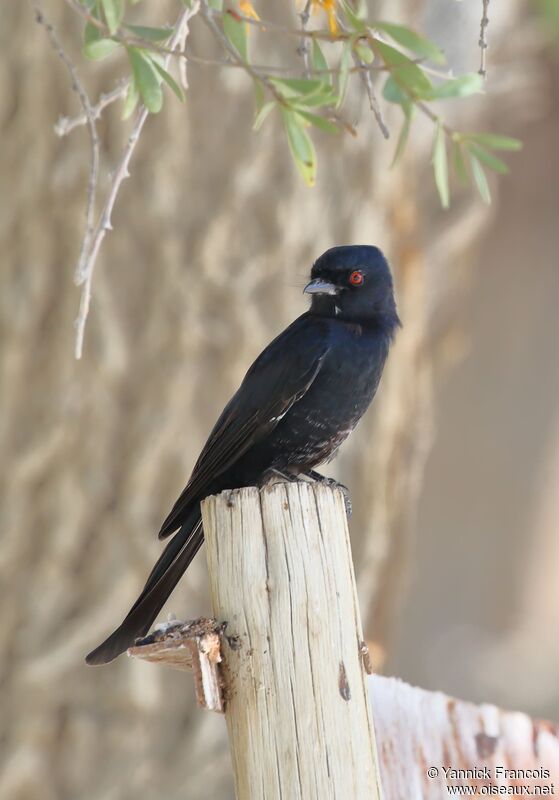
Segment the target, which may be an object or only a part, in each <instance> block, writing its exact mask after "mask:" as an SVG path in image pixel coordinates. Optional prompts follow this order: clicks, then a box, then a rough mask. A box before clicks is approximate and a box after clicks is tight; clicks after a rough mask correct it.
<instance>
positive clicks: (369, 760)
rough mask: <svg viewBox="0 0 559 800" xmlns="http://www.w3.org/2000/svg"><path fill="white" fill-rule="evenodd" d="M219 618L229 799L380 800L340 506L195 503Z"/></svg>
mask: <svg viewBox="0 0 559 800" xmlns="http://www.w3.org/2000/svg"><path fill="white" fill-rule="evenodd" d="M203 521H204V529H205V532H206V540H207V554H208V567H209V573H210V584H211V594H212V602H213V611H214V615H215V617H216V618H217V619H218V620H220V621H227V623H228V627H227V634H228V635H229V636H231V637H233V638H232V640H231V641H232V642H233V644H234V646H233V647H228V648H227V649H226V650H225V652H224V653H223V655H224V659H225V668H224V669H225V683H226V687H225V691H226V702H227V706H226V719H227V725H228V732H229V741H230V747H231V753H232V758H233V768H234V773H235V783H236V791H237V797H238V798H241V799H242V800H253V799H254V800H257V799H258V800H261V799H262V798H263V797H265V798H266V800H276V798H278V800H279V798H284V799H285V798H289V800H297V798H301V800H314V798H316V800H318V799H319V798H320V800H328V798H332V799H334V798H336V799H337V800H345V798H350V797H351V798H353V799H354V800H360V798H363V800H365V798H367V800H374V798H378V797H379V796H380V789H379V784H378V780H379V779H378V769H377V765H376V756H375V747H374V732H373V723H372V715H371V710H370V706H369V702H368V697H367V690H366V680H365V679H366V673H365V669H364V666H363V663H362V655H361V650H360V646H361V642H362V632H361V623H360V616H359V609H358V606H357V599H356V592H355V579H354V573H353V564H352V559H351V550H350V544H349V536H348V529H347V521H346V514H345V509H344V503H343V498H342V496H341V494H340V493H339V492H338V491H337V490H332V489H331V488H329V487H325V486H321V485H315V484H313V485H309V484H303V483H296V484H286V483H281V484H275V485H273V486H268V487H265V488H263V489H262V490H260V491H258V490H257V489H255V488H247V489H241V490H237V491H233V492H223V493H222V494H221V495H218V496H215V497H210V498H208V499H207V500H206V501H205V502H204V503H203Z"/></svg>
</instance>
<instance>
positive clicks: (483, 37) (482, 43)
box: [478, 0, 489, 78]
mask: <svg viewBox="0 0 559 800" xmlns="http://www.w3.org/2000/svg"><path fill="white" fill-rule="evenodd" d="M481 2H482V9H483V10H482V13H481V22H480V25H479V49H480V59H481V60H480V65H479V70H478V72H479V74H480V75H481V76H482V77H483V78H487V68H486V54H487V48H488V44H487V26H488V25H489V17H488V16H487V12H488V11H489V0H481Z"/></svg>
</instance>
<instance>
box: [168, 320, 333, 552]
mask: <svg viewBox="0 0 559 800" xmlns="http://www.w3.org/2000/svg"><path fill="white" fill-rule="evenodd" d="M328 347H329V344H328V329H327V326H326V324H325V323H323V322H321V321H320V320H316V318H315V319H312V318H309V316H308V315H306V314H304V315H303V316H302V317H299V319H297V320H295V322H293V323H292V324H291V325H290V326H289V327H288V328H287V329H286V330H285V331H283V333H281V334H280V335H279V336H278V337H277V338H276V339H274V340H273V342H271V343H270V344H269V345H268V347H267V348H266V349H265V350H264V351H263V352H262V353H261V354H260V356H259V357H258V358H257V359H256V361H255V362H254V364H253V365H252V366H251V368H250V369H249V371H248V372H247V374H246V376H245V378H244V380H243V382H242V384H241V386H240V387H239V389H238V391H237V392H236V393H235V395H234V396H233V397H232V399H231V400H230V401H229V403H228V404H227V406H226V407H225V409H224V410H223V413H222V414H221V416H220V418H219V419H218V421H217V423H216V425H215V427H214V429H213V430H212V432H211V433H210V436H209V438H208V441H207V442H206V444H205V446H204V449H203V450H202V452H201V454H200V457H199V458H198V461H197V462H196V465H195V467H194V470H193V472H192V476H191V478H190V481H189V482H188V484H187V486H186V488H185V489H184V491H183V492H182V494H181V496H180V497H179V499H178V500H177V502H176V503H175V505H174V506H173V509H172V510H171V513H170V514H169V516H168V517H167V519H166V520H165V522H164V523H163V525H162V527H161V531H160V533H159V537H160V538H161V539H163V538H165V537H166V536H168V535H169V534H171V533H173V531H175V530H176V529H177V528H178V527H179V525H180V524H181V523H182V517H183V516H184V514H185V512H187V511H188V509H189V506H190V504H191V503H192V502H193V501H199V500H200V499H201V498H202V497H204V495H205V494H206V493H207V490H208V487H209V486H210V485H211V484H212V482H213V481H215V479H216V477H218V476H219V475H220V474H222V473H223V472H225V470H227V469H228V468H229V467H230V466H231V465H232V464H234V463H235V462H236V461H237V460H238V459H239V458H240V457H241V456H242V455H244V453H246V452H247V450H248V449H249V448H250V447H252V445H254V444H255V443H256V442H258V441H259V440H260V439H262V437H264V436H266V434H268V433H269V432H270V431H271V430H273V429H274V428H275V427H276V425H277V424H278V422H279V421H280V419H281V418H282V417H283V416H284V415H285V414H286V413H287V411H288V410H289V409H290V408H291V406H292V405H293V404H294V403H296V402H297V400H299V399H300V398H301V397H302V396H303V395H304V394H305V393H306V392H307V390H308V388H309V386H310V385H311V384H312V382H313V381H314V379H315V377H316V375H317V374H318V372H319V370H320V367H321V365H322V362H323V360H324V357H325V356H326V353H327V352H328Z"/></svg>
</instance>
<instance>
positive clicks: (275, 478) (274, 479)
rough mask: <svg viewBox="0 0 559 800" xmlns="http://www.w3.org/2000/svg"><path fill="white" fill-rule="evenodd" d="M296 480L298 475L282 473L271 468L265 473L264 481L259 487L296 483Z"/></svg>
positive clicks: (262, 480) (261, 481)
mask: <svg viewBox="0 0 559 800" xmlns="http://www.w3.org/2000/svg"><path fill="white" fill-rule="evenodd" d="M296 480H297V475H294V474H293V473H292V472H282V471H281V470H279V469H275V468H274V467H270V468H269V469H267V470H266V471H265V472H264V473H263V475H262V479H261V480H260V482H259V484H258V485H259V486H266V485H267V484H270V485H272V484H274V483H286V482H287V483H294V482H295V481H296Z"/></svg>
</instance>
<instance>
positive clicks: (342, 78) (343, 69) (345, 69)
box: [336, 39, 353, 108]
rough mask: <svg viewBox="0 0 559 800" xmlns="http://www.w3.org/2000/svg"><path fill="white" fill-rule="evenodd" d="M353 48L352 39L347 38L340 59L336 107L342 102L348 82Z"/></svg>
mask: <svg viewBox="0 0 559 800" xmlns="http://www.w3.org/2000/svg"><path fill="white" fill-rule="evenodd" d="M352 50H353V41H352V40H351V39H349V40H348V41H347V42H346V43H345V44H344V47H343V50H342V57H341V59H340V74H339V77H338V102H337V103H336V108H339V107H340V106H341V105H342V103H343V102H344V98H345V93H346V91H347V85H348V82H349V75H350V73H349V67H350V64H351V52H352Z"/></svg>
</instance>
